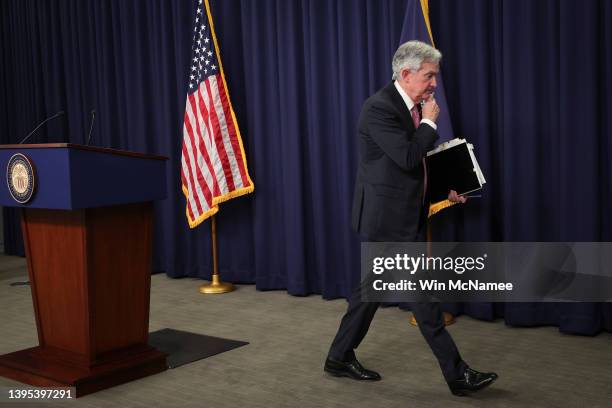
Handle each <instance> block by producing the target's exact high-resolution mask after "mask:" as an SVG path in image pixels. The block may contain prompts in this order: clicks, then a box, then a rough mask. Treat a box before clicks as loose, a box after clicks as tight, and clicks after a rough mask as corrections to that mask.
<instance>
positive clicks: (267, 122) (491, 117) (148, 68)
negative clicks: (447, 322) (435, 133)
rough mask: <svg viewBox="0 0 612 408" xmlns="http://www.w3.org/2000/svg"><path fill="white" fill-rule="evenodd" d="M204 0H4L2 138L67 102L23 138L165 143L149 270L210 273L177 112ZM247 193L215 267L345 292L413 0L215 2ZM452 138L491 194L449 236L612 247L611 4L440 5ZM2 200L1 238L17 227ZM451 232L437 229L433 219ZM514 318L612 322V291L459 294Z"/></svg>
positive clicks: (479, 311) (10, 245)
mask: <svg viewBox="0 0 612 408" xmlns="http://www.w3.org/2000/svg"><path fill="white" fill-rule="evenodd" d="M196 6H197V4H196V2H195V1H193V2H192V1H185V0H181V1H179V0H177V1H169V0H146V1H145V0H142V1H136V0H134V1H123V0H107V1H89V2H85V1H79V0H73V1H68V0H62V1H60V0H55V1H42V0H41V1H27V0H26V1H24V0H13V1H11V0H5V1H2V2H1V3H0V10H1V27H0V56H1V59H2V62H1V63H0V84H1V91H0V142H1V143H14V142H17V141H18V140H19V139H20V138H22V137H23V136H24V135H26V134H27V133H28V131H29V130H31V128H33V127H34V126H35V125H36V123H37V122H38V121H40V120H42V119H43V118H44V117H46V116H49V115H51V114H53V113H55V112H56V111H59V110H65V111H66V112H67V117H64V118H60V119H56V120H55V121H54V122H50V123H49V126H47V127H45V128H44V129H42V132H40V133H39V134H37V135H35V136H34V137H33V138H32V140H31V142H53V141H70V142H73V143H83V142H84V141H85V138H86V135H87V132H88V129H89V120H90V119H89V116H90V111H91V109H94V108H95V109H96V111H97V119H96V125H95V128H94V135H93V137H92V144H93V145H99V146H111V147H116V148H124V149H130V150H138V151H144V152H150V153H156V154H163V155H166V156H168V157H169V158H170V160H169V162H168V173H167V179H168V185H169V191H168V199H167V200H165V201H163V202H159V203H157V204H156V234H155V243H154V245H155V248H154V254H155V255H154V256H155V258H154V267H155V270H156V271H163V272H165V273H167V274H168V275H169V276H171V277H182V276H191V277H200V278H208V277H209V276H210V272H211V269H212V261H211V257H210V232H209V223H208V222H206V223H204V224H202V225H201V226H200V227H198V228H196V229H195V230H189V229H188V227H187V222H186V219H185V215H184V198H183V196H182V193H181V191H180V172H179V164H180V146H181V139H182V134H181V133H182V115H183V109H184V102H185V92H186V85H187V73H188V64H189V60H190V55H189V54H190V52H191V35H192V24H193V21H192V20H193V16H194V13H195V8H196ZM211 6H212V11H213V17H214V18H215V22H216V29H217V35H218V37H219V40H220V46H221V53H222V58H223V63H224V67H225V70H226V77H227V79H228V85H229V88H230V95H231V97H232V101H233V103H234V105H235V106H234V107H235V110H236V114H237V118H238V121H239V123H240V126H241V131H242V134H243V138H244V142H245V150H246V154H247V160H248V163H249V168H250V172H251V176H252V177H253V180H254V182H255V186H256V188H255V193H254V194H253V195H251V196H246V197H241V198H237V199H235V200H231V201H230V202H228V203H224V204H222V206H221V212H220V213H219V215H218V234H219V261H220V268H221V274H222V276H223V278H224V279H227V280H229V281H233V282H245V283H247V282H248V283H255V284H256V285H257V287H258V288H259V289H287V291H288V292H289V293H291V294H294V295H307V294H310V293H320V294H322V295H323V297H325V298H334V297H338V296H346V295H347V294H348V293H349V291H350V287H351V285H352V283H353V282H354V281H355V280H356V279H357V276H358V272H359V265H358V253H359V243H358V239H357V237H356V236H355V235H354V234H353V233H352V232H351V230H350V227H349V218H350V214H349V210H350V202H351V198H352V190H353V181H354V172H355V168H356V163H357V149H356V144H355V124H356V120H357V117H358V115H359V110H360V108H361V104H362V103H363V100H364V99H365V98H366V97H367V96H368V95H370V94H372V93H373V92H374V91H376V90H377V89H378V88H380V87H381V86H383V85H384V84H385V83H386V82H387V81H388V80H389V78H390V74H391V72H390V67H389V65H390V58H391V56H392V54H393V52H394V50H395V48H396V47H397V45H398V42H399V38H400V34H401V31H402V23H403V20H404V12H405V9H406V2H405V1H403V0H383V1H381V0H344V1H343V0H335V1H329V0H310V1H308V0H295V1H286V0H258V1H256V2H255V1H250V0H242V1H240V0H223V1H211ZM430 7H431V19H432V27H433V30H434V38H435V40H436V45H437V46H438V47H439V48H440V49H441V50H442V52H443V53H444V55H445V57H444V61H443V67H442V72H443V75H444V81H445V87H446V93H447V98H448V103H449V110H450V114H451V118H452V123H453V128H454V133H455V135H459V136H465V137H467V138H468V139H469V140H470V141H471V142H472V143H474V145H475V146H476V147H477V152H478V155H479V159H480V161H481V165H482V167H483V171H484V172H485V174H486V175H487V179H488V181H489V184H487V187H486V190H485V192H484V196H483V198H482V199H481V200H472V201H471V202H470V203H468V205H466V206H465V208H463V209H456V208H455V209H451V210H449V211H448V212H447V213H446V214H445V215H444V217H445V218H444V219H442V218H440V219H439V220H437V223H438V224H440V223H441V222H440V221H441V220H444V222H453V223H454V225H455V226H456V228H453V229H452V236H450V237H448V238H451V239H464V240H474V241H479V240H499V241H501V240H508V241H510V240H514V241H531V240H540V241H565V240H567V241H573V240H579V241H610V240H611V235H612V221H611V211H610V204H609V203H610V199H611V198H612V197H611V196H612V191H611V189H612V188H611V183H612V174H611V172H612V170H611V168H610V165H609V163H608V160H609V157H610V156H611V153H612V137H611V135H610V125H609V122H608V119H607V118H608V117H610V116H612V115H611V114H612V112H611V108H610V100H609V98H610V96H609V95H611V91H612V89H611V84H610V82H611V79H612V74H611V70H610V67H611V66H612V65H611V63H612V60H611V58H612V49H611V47H612V33H611V30H612V28H611V27H610V21H612V5H611V4H609V2H606V1H603V0H600V1H598V0H587V1H581V2H578V1H541V2H532V1H528V0H515V1H511V2H510V1H502V0H496V1H488V0H462V1H448V0H447V1H443V0H439V1H434V0H432V1H431V2H430ZM4 211H5V242H6V247H7V250H9V251H11V252H12V253H15V252H19V251H20V248H19V245H20V240H21V237H20V231H19V228H18V225H17V223H16V222H15V220H16V218H15V217H14V215H13V214H11V211H8V210H7V209H5V210H4ZM440 231H442V228H440ZM452 308H454V309H455V311H456V312H461V311H463V312H466V313H468V314H470V315H473V316H477V317H480V318H486V319H492V318H495V317H497V316H504V317H505V319H506V321H507V322H508V323H509V324H515V325H535V324H554V325H558V326H559V327H560V328H561V330H563V331H566V332H575V333H585V334H588V333H596V332H598V331H600V330H602V329H604V330H612V309H611V308H610V305H601V304H580V305H559V304H549V305H532V304H527V305H525V304H507V305H503V304H496V305H491V304H476V305H463V306H461V305H452Z"/></svg>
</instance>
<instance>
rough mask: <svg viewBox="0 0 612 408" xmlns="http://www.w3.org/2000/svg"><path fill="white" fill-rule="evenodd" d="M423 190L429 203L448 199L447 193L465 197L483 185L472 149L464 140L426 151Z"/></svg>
mask: <svg viewBox="0 0 612 408" xmlns="http://www.w3.org/2000/svg"><path fill="white" fill-rule="evenodd" d="M425 160H426V162H427V170H428V178H427V190H428V191H429V200H430V202H432V203H435V202H438V201H443V200H446V199H447V198H448V192H449V191H450V190H455V191H456V192H457V194H468V193H471V192H473V191H476V190H480V189H481V188H482V185H483V184H485V183H486V180H485V178H484V175H483V174H482V171H481V170H480V166H479V165H478V161H477V160H476V156H475V155H474V146H473V145H471V144H469V143H467V142H466V141H465V139H453V140H450V141H448V142H446V143H442V144H441V145H440V146H438V147H437V148H435V149H434V150H431V151H429V152H427V157H426V158H425Z"/></svg>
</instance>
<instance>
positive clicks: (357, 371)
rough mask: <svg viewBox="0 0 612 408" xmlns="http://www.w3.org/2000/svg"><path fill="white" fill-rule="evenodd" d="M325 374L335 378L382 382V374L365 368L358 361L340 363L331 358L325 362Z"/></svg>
mask: <svg viewBox="0 0 612 408" xmlns="http://www.w3.org/2000/svg"><path fill="white" fill-rule="evenodd" d="M323 370H325V372H327V373H330V374H331V375H333V376H335V377H350V378H352V379H353V380H365V381H380V374H378V373H377V372H376V371H372V370H368V369H365V368H363V366H362V365H361V364H359V361H357V359H353V360H352V361H338V360H334V359H331V358H329V357H328V358H327V360H325V367H324V368H323Z"/></svg>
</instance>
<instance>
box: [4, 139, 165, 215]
mask: <svg viewBox="0 0 612 408" xmlns="http://www.w3.org/2000/svg"><path fill="white" fill-rule="evenodd" d="M17 153H21V154H23V155H25V156H26V157H27V158H28V159H29V160H30V162H31V163H32V166H33V167H34V169H35V170H34V178H35V182H34V183H35V191H34V194H33V196H32V198H31V200H30V201H29V202H27V203H25V204H20V203H19V202H17V201H16V200H15V199H14V198H13V197H12V196H11V194H10V191H9V184H8V179H7V171H8V170H7V166H8V164H9V161H10V159H11V157H13V155H15V154H17ZM0 168H1V169H2V170H3V173H4V174H3V177H4V181H3V182H2V183H1V187H0V205H2V206H6V207H25V208H49V209H64V210H74V209H81V208H93V207H103V206H110V205H119V204H127V203H136V202H145V201H155V200H162V199H164V198H166V160H165V158H162V157H159V156H148V155H144V154H139V153H131V152H124V151H118V150H112V149H101V148H90V147H85V146H78V145H70V144H50V145H23V146H16V145H10V146H0Z"/></svg>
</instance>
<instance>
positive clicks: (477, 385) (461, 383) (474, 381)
mask: <svg viewBox="0 0 612 408" xmlns="http://www.w3.org/2000/svg"><path fill="white" fill-rule="evenodd" d="M495 380H497V374H495V373H480V372H478V371H476V370H472V369H471V368H469V367H468V368H466V369H465V371H464V372H463V377H461V378H459V379H457V380H455V381H451V382H449V383H448V387H449V388H450V390H451V392H452V393H453V394H455V395H458V396H464V395H466V394H467V393H469V392H475V391H478V390H482V389H483V388H485V387H487V386H489V385H491V384H493V382H494V381H495Z"/></svg>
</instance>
